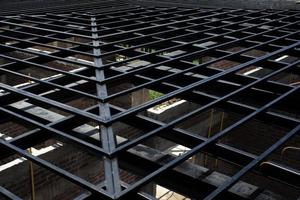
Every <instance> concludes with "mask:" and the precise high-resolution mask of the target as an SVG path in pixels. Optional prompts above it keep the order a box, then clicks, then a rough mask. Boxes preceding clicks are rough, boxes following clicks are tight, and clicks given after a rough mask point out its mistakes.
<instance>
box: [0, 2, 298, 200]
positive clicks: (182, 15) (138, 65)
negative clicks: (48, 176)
mask: <svg viewBox="0 0 300 200" xmlns="http://www.w3.org/2000/svg"><path fill="white" fill-rule="evenodd" d="M299 20H300V13H299V12H297V11H289V10H285V11H271V10H241V9H227V8H226V9H222V8H218V9H217V8H213V9H210V8H175V7H174V8H173V7H170V8H163V7H141V6H137V5H129V4H126V3H124V4H122V3H119V5H118V7H114V8H109V9H108V8H105V7H103V6H99V7H96V6H94V7H93V9H92V10H86V11H82V10H80V11H77V12H76V11H74V12H67V11H64V13H62V14H51V13H46V14H40V15H28V14H21V15H18V16H8V17H5V16H2V17H1V20H0V41H1V44H0V46H1V55H0V57H1V58H0V59H1V67H0V71H1V83H0V88H1V90H2V92H1V97H0V102H1V104H0V105H1V107H0V111H1V123H5V122H6V121H8V120H9V121H13V122H15V123H20V124H22V125H23V126H25V127H26V129H27V131H25V132H24V133H22V134H20V135H17V136H15V137H11V138H9V139H2V140H0V149H1V160H5V159H7V158H9V157H10V156H13V155H15V154H17V155H19V156H20V157H23V158H26V159H27V160H28V161H30V162H32V163H34V165H36V166H39V167H41V168H45V169H47V170H49V171H51V173H53V174H55V175H58V176H60V177H62V178H64V179H66V180H68V181H70V182H71V183H73V184H75V185H77V186H78V187H80V188H82V189H83V190H84V191H85V192H83V194H82V195H80V197H78V198H79V199H89V198H92V199H93V198H100V199H151V198H153V197H151V195H147V194H145V193H144V192H143V191H142V188H143V187H144V186H145V185H147V184H149V183H151V182H157V183H160V182H161V181H162V179H163V181H162V182H168V181H169V183H164V185H166V186H168V187H169V188H171V189H173V190H176V186H178V185H188V186H189V189H186V188H184V187H183V188H182V189H181V190H180V188H179V189H178V187H177V190H179V191H180V192H181V193H182V194H183V195H184V196H186V197H187V198H192V199H206V200H208V199H217V198H219V199H228V198H230V199H243V197H238V196H237V195H234V194H232V193H230V192H228V191H229V189H230V188H231V187H232V186H234V185H235V184H236V183H237V182H239V181H241V180H242V178H243V177H244V176H247V174H249V173H254V172H255V173H258V174H259V176H262V177H272V178H274V179H276V180H279V181H283V182H285V183H286V184H287V185H293V186H295V187H296V189H295V190H296V191H297V189H298V188H299V186H300V184H299V171H298V169H296V168H292V167H282V166H280V165H277V164H278V163H276V162H267V164H268V165H267V167H266V168H267V170H262V169H261V168H260V166H261V164H262V163H263V162H266V161H268V160H269V157H270V156H271V155H272V154H273V153H274V152H275V151H278V150H281V148H282V146H284V145H285V144H287V142H289V141H290V140H293V138H294V136H296V135H297V134H299V131H300V119H299V111H300V110H299V103H298V102H299V94H300V93H299V81H298V80H297V79H298V78H299V77H298V75H299V76H300V74H299V72H300V70H299V69H300V68H299V66H300V65H299V55H300V52H299V51H300V48H299V47H300V40H299V38H300V34H299V30H300V27H299ZM251 52H252V53H251ZM253 52H256V53H253ZM220 63H221V65H222V67H220ZM222 63H223V64H222ZM224 63H226V66H224ZM28 69H30V70H28ZM42 72H47V74H49V73H50V74H51V75H52V76H51V77H50V78H49V77H46V76H45V77H44V75H43V73H42ZM250 72H254V73H250ZM258 72H259V73H258ZM282 74H293V75H294V76H295V77H296V78H294V79H292V80H290V79H289V80H285V81H280V79H278V77H279V76H280V75H282ZM276 77H277V78H276ZM10 80H14V81H13V82H14V83H15V82H16V81H17V82H19V84H18V86H15V85H14V84H12V83H11V82H10ZM299 80H300V79H299ZM144 90H153V91H155V92H159V93H160V95H159V96H157V97H156V98H154V99H148V100H146V101H143V102H139V103H137V104H136V105H131V106H127V105H126V106H123V107H122V105H120V104H119V103H118V100H119V99H122V98H124V97H126V96H132V95H134V94H136V93H137V92H140V91H144ZM83 98H84V99H88V101H89V102H90V103H89V105H88V106H86V107H84V108H82V107H77V106H76V105H73V104H72V103H69V102H71V100H74V99H83ZM173 99H175V100H176V101H178V100H185V101H187V102H192V103H194V104H195V105H197V107H196V108H195V109H193V110H191V111H189V112H186V113H184V114H183V115H180V116H176V114H174V117H175V118H174V119H172V120H170V121H167V122H158V121H155V120H153V119H151V118H150V117H147V116H146V115H145V112H146V111H147V109H149V108H153V107H155V106H159V105H161V104H164V103H165V102H168V101H170V100H173ZM17 102H26V103H30V104H31V105H34V106H38V107H39V108H43V109H48V110H51V111H53V112H55V113H59V114H61V115H62V116H63V118H62V119H61V120H59V121H56V122H50V121H48V120H45V119H43V118H41V117H37V116H36V115H34V114H32V113H30V112H25V111H24V110H22V109H18V108H17V107H16V106H15V105H16V103H17ZM210 109H221V110H222V111H224V112H225V111H231V112H236V113H238V114H239V115H240V116H241V117H240V118H239V119H238V120H236V121H234V122H232V123H230V124H227V125H226V126H225V127H224V128H223V129H221V130H218V131H216V132H215V133H214V134H212V135H211V136H210V137H203V136H201V134H193V133H191V132H189V131H187V130H184V129H182V128H181V126H180V125H181V124H183V123H186V122H188V121H189V120H191V119H192V118H194V117H196V116H198V115H201V113H203V112H205V111H208V110H210ZM251 120H260V121H263V122H264V123H266V124H271V125H272V126H280V127H284V130H285V131H284V133H283V134H282V135H281V137H280V138H279V139H277V140H276V141H273V142H272V144H270V145H269V146H268V147H267V148H266V149H264V151H262V152H259V153H257V154H252V153H249V152H247V148H246V149H239V148H234V145H232V146H231V145H230V144H223V143H222V140H221V139H222V138H224V137H226V136H228V135H230V134H231V133H232V132H233V131H234V130H236V129H238V128H240V127H242V126H244V125H245V124H247V123H248V122H249V121H251ZM117 123H125V124H127V125H128V126H131V127H134V128H136V129H138V130H140V132H139V134H136V135H133V136H128V137H126V136H122V134H124V135H125V133H118V134H117V133H116V132H115V130H114V125H115V124H117ZM85 124H90V125H93V126H94V127H98V129H97V133H96V134H95V133H93V134H81V133H78V132H76V131H74V130H75V129H76V128H77V127H80V126H83V125H85ZM1 131H2V130H0V132H1ZM8 134H9V133H8ZM245 134H247V133H245ZM92 136H93V137H92ZM121 136H122V138H123V140H122V141H120V137H121ZM155 138H163V139H164V140H166V141H168V142H172V143H174V144H178V145H181V146H184V147H186V148H187V150H186V151H185V152H183V153H182V154H179V155H177V156H174V155H173V156H171V157H169V160H168V161H166V162H158V161H153V160H150V159H145V158H143V157H140V156H137V155H135V154H133V153H132V151H133V150H134V149H137V148H138V147H139V146H140V145H143V144H145V143H146V142H147V141H148V140H153V139H154V140H155ZM50 139H55V140H57V141H61V142H63V143H66V144H71V145H73V146H74V147H76V148H78V149H80V150H83V151H86V152H89V153H91V154H92V155H94V156H96V157H97V158H99V159H103V160H102V161H103V169H102V170H103V175H104V178H103V180H102V181H101V183H97V185H96V184H94V183H91V182H90V181H87V180H85V179H84V178H82V177H80V176H78V175H75V174H73V173H70V172H69V171H68V170H66V169H63V168H62V167H60V166H57V165H55V164H53V163H51V162H50V161H47V160H45V159H43V158H42V157H39V156H37V155H34V154H33V153H32V152H30V151H28V149H29V148H32V147H34V146H36V145H39V144H41V143H43V142H45V141H47V140H50ZM253 145H255V144H253ZM199 153H209V155H211V156H215V157H217V158H218V159H221V160H222V159H223V160H226V161H228V162H230V163H234V164H236V165H238V166H239V169H238V170H237V171H236V172H235V173H234V174H232V176H231V178H230V179H228V180H227V181H225V182H224V183H223V184H221V185H220V186H219V187H215V186H212V185H208V184H206V183H203V182H201V181H200V179H193V178H191V177H188V176H186V175H184V174H183V173H181V172H179V171H178V170H176V169H178V167H180V166H181V165H183V164H184V163H186V162H189V160H190V159H191V158H193V156H195V155H197V154H199ZM120 168H124V169H125V168H126V169H127V168H131V169H132V172H131V173H132V174H138V175H139V176H140V178H139V179H138V180H136V181H134V182H132V183H130V184H126V183H124V181H122V180H121V178H120ZM172 187H174V188H172ZM0 192H1V194H2V195H4V196H5V197H7V198H10V199H17V198H20V197H17V194H14V192H13V191H10V190H9V189H8V188H5V187H0ZM189 195H191V196H189Z"/></svg>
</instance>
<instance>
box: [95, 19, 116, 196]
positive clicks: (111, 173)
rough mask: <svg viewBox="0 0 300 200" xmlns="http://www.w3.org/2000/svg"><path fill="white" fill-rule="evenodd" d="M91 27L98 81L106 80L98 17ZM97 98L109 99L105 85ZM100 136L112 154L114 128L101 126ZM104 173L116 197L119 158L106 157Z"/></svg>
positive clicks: (103, 110) (102, 109)
mask: <svg viewBox="0 0 300 200" xmlns="http://www.w3.org/2000/svg"><path fill="white" fill-rule="evenodd" d="M91 27H92V38H93V54H94V64H95V66H96V68H95V75H96V79H97V80H98V81H102V80H104V79H105V74H104V70H101V69H99V68H101V66H102V65H103V63H102V59H101V58H100V55H101V50H100V47H99V44H100V42H99V36H98V29H97V22H96V17H91ZM96 89H97V96H98V97H100V98H105V97H107V88H106V85H105V84H98V83H97V84H96ZM98 105H99V116H100V117H101V118H102V119H104V120H107V119H110V117H111V113H110V109H109V105H108V103H102V102H98ZM99 134H100V135H99V136H100V140H101V143H102V147H103V149H104V150H105V151H106V152H112V151H113V150H114V149H115V147H116V139H115V136H114V133H113V130H112V127H111V126H109V127H107V126H105V125H100V126H99ZM103 159H104V173H105V180H106V187H107V188H106V189H107V192H108V193H109V194H110V195H115V194H116V193H119V192H120V191H121V184H120V178H119V167H118V161H117V158H113V159H109V158H107V157H104V158H103Z"/></svg>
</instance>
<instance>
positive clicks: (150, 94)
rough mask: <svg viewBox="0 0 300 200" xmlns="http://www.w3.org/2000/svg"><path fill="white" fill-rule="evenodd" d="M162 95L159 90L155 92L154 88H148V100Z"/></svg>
mask: <svg viewBox="0 0 300 200" xmlns="http://www.w3.org/2000/svg"><path fill="white" fill-rule="evenodd" d="M162 95H163V93H160V92H156V91H154V90H149V98H150V100H153V99H156V98H158V97H161V96H162Z"/></svg>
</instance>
